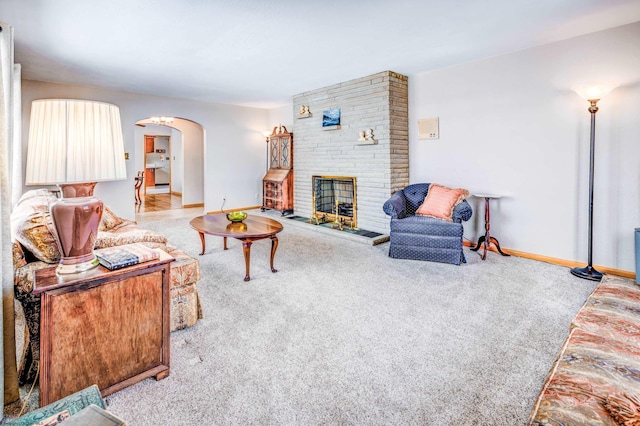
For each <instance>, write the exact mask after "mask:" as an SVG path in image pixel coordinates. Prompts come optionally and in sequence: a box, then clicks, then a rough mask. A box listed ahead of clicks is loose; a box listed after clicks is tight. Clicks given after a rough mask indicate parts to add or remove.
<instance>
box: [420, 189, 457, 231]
mask: <svg viewBox="0 0 640 426" xmlns="http://www.w3.org/2000/svg"><path fill="white" fill-rule="evenodd" d="M468 196H469V191H467V190H466V189H462V188H457V189H452V188H447V187H446V186H442V185H438V184H437V183H432V184H431V185H429V191H428V192H427V196H426V197H425V199H424V202H423V203H422V205H421V206H420V207H418V210H417V211H416V215H419V216H429V217H435V218H438V219H444V220H446V221H447V222H453V209H454V207H455V206H457V205H458V204H460V203H461V202H462V200H464V199H465V198H467V197H468Z"/></svg>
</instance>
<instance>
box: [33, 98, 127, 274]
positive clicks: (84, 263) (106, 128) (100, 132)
mask: <svg viewBox="0 0 640 426" xmlns="http://www.w3.org/2000/svg"><path fill="white" fill-rule="evenodd" d="M126 177H127V170H126V164H125V159H124V142H123V139H122V126H121V124H120V111H119V109H118V107H117V106H115V105H111V104H107V103H103V102H94V101H84V100H75V99H40V100H35V101H33V102H32V104H31V120H30V123H29V141H28V146H27V170H26V182H25V183H26V184H27V185H54V184H55V185H58V187H59V188H60V192H61V194H62V195H61V198H60V199H59V200H57V201H56V202H55V203H53V204H52V205H51V206H50V212H51V219H52V222H53V225H54V228H55V232H54V235H55V236H56V238H57V240H58V246H59V249H60V255H61V257H60V263H59V265H58V267H57V269H56V273H58V274H70V273H77V272H82V271H86V270H89V269H91V268H93V267H95V266H97V265H98V260H97V258H96V256H95V254H94V252H93V248H94V246H95V242H96V238H97V235H98V227H99V225H100V220H101V218H102V210H103V203H102V201H101V200H100V199H98V198H96V197H94V195H93V189H94V188H95V186H96V184H97V183H98V182H102V181H110V180H120V179H126Z"/></svg>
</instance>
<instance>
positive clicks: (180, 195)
mask: <svg viewBox="0 0 640 426" xmlns="http://www.w3.org/2000/svg"><path fill="white" fill-rule="evenodd" d="M171 195H177V196H178V197H182V192H178V191H171Z"/></svg>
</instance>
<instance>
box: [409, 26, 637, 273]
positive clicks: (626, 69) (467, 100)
mask: <svg viewBox="0 0 640 426" xmlns="http://www.w3.org/2000/svg"><path fill="white" fill-rule="evenodd" d="M589 81H592V82H610V81H613V82H616V83H617V84H618V85H619V87H618V88H617V89H616V90H614V91H613V92H612V93H611V94H610V95H609V96H607V97H605V98H604V99H603V100H601V101H600V102H599V103H598V106H599V107H600V111H599V112H598V113H597V117H596V122H597V123H596V162H595V196H594V251H593V260H594V264H597V265H604V266H607V267H611V268H616V269H621V270H626V271H633V270H635V263H634V243H633V238H634V228H635V227H639V226H640V202H639V200H640V198H639V195H640V167H638V164H640V143H639V139H640V119H639V117H640V115H639V114H640V23H635V24H631V25H626V26H623V27H618V28H615V29H611V30H607V31H602V32H598V33H593V34H589V35H586V36H581V37H577V38H573V39H569V40H565V41H562V42H557V43H553V44H549V45H545V46H542V47H537V48H532V49H528V50H525V51H520V52H516V53H512V54H508V55H503V56H499V57H494V58H490V59H486V60H483V61H478V62H474V63H470V64H465V65H460V66H456V67H451V68H447V69H442V70H438V71H433V72H428V73H423V74H419V75H414V76H410V78H409V138H410V139H409V141H410V142H409V158H410V181H411V182H412V183H416V182H439V183H442V184H446V185H450V186H454V187H464V188H468V189H469V190H470V191H471V192H474V191H479V192H489V193H496V194H502V195H504V196H505V198H502V199H501V200H499V201H497V202H493V204H492V209H491V232H492V234H493V235H494V236H495V237H496V238H498V240H499V241H500V243H501V245H502V246H504V247H507V248H511V249H515V250H520V251H524V252H529V253H537V254H541V255H545V256H551V257H556V258H561V259H567V260H576V261H581V262H586V260H587V245H588V244H587V233H588V229H587V221H588V175H589V123H590V115H589V113H588V111H587V108H588V103H587V102H586V101H584V100H583V99H582V98H580V97H579V96H578V95H576V94H575V92H573V91H572V90H571V88H572V87H575V85H576V84H580V83H586V82H589ZM426 117H439V118H440V139H438V140H431V141H427V140H418V139H417V121H418V119H420V118H426ZM470 201H471V202H472V203H473V204H472V205H473V207H474V211H475V213H474V217H473V218H472V220H471V221H470V222H467V224H465V237H466V238H467V239H469V240H472V241H474V242H475V241H477V238H478V236H479V235H480V234H481V233H484V207H483V204H482V203H481V202H480V201H479V200H473V199H471V200H470Z"/></svg>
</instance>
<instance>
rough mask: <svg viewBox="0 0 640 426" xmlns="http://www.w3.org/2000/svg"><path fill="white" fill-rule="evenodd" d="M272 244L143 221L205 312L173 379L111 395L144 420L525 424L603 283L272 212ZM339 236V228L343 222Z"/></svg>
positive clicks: (178, 354) (179, 337)
mask: <svg viewBox="0 0 640 426" xmlns="http://www.w3.org/2000/svg"><path fill="white" fill-rule="evenodd" d="M276 218H277V219H278V220H280V221H281V222H282V223H283V224H284V226H285V228H284V231H283V232H281V233H280V234H279V240H280V244H279V247H278V251H277V253H276V258H275V267H276V269H278V270H279V272H277V273H275V274H274V273H271V272H270V270H269V267H268V265H269V250H270V242H269V240H264V241H259V242H256V243H254V244H253V247H252V251H251V281H250V282H244V281H243V277H244V261H243V257H242V246H241V244H240V243H239V242H238V241H236V240H231V239H230V240H229V244H228V245H229V250H227V251H224V250H222V239H221V238H216V237H210V236H208V237H207V253H206V254H205V255H204V256H198V253H199V252H200V239H199V238H198V235H197V233H196V232H195V231H193V230H192V229H191V228H190V227H189V225H188V222H189V221H188V219H186V220H185V219H179V220H170V221H160V222H153V223H147V224H144V227H146V228H149V229H153V230H157V231H160V232H162V233H164V234H166V235H167V236H168V238H169V241H170V243H172V244H173V245H176V246H178V247H180V248H182V249H183V250H185V251H186V252H187V253H189V254H190V255H192V256H194V257H197V258H198V259H199V261H200V266H201V270H202V280H201V281H200V282H199V284H198V290H199V293H200V298H201V301H202V307H203V311H204V319H203V320H201V321H199V323H198V324H197V325H196V326H194V327H192V328H189V329H186V330H181V331H178V332H174V333H172V335H171V374H170V375H169V377H168V378H166V379H164V380H161V381H155V380H154V379H148V380H145V381H143V382H141V383H139V384H136V385H134V386H131V387H129V388H127V389H124V390H122V391H120V392H118V393H117V394H114V395H111V396H109V397H107V398H106V399H107V403H108V405H109V409H110V410H111V411H112V412H113V413H114V414H116V415H118V416H120V417H122V418H123V419H125V420H127V421H128V424H131V425H137V426H144V425H158V424H163V425H204V424H207V425H208V424H303V425H306V424H358V425H360V424H428V425H518V424H524V423H525V421H526V419H527V417H528V415H529V411H530V410H531V407H532V405H533V403H534V401H535V398H536V397H537V394H538V392H539V390H540V388H541V387H542V384H543V382H544V379H545V377H546V374H547V372H548V370H549V368H550V367H551V365H552V363H553V361H554V359H555V357H556V355H557V354H558V352H559V351H560V347H561V345H562V342H563V341H564V339H565V337H566V336H567V334H568V330H569V324H570V322H571V319H572V318H573V316H574V315H575V313H576V312H577V311H578V309H579V308H580V307H581V306H582V304H583V303H584V301H585V300H586V298H587V296H588V295H589V293H590V292H591V291H592V290H593V288H594V287H595V283H593V282H590V281H585V280H581V279H578V278H575V277H573V276H572V275H571V274H570V273H569V270H568V269H567V268H564V267H560V266H555V265H550V264H545V263H541V262H535V261H531V260H526V259H521V258H516V257H502V256H499V255H497V254H495V253H489V254H488V255H487V260H486V261H482V260H480V258H479V256H478V255H477V254H476V253H474V252H471V251H468V250H466V251H465V253H466V256H467V260H468V263H467V264H466V265H462V266H454V265H446V264H438V263H431V262H420V261H411V260H397V259H390V258H389V257H388V256H387V251H388V244H382V245H379V246H369V245H364V244H359V243H357V242H352V241H349V240H346V239H343V238H336V237H333V236H331V235H327V234H326V233H319V232H314V231H313V230H312V229H311V228H310V227H311V226H312V225H307V224H302V223H294V221H292V220H288V219H286V218H280V217H276ZM336 232H337V231H336Z"/></svg>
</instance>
